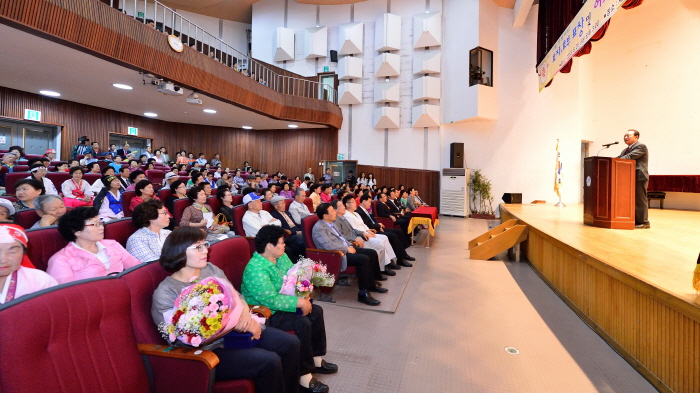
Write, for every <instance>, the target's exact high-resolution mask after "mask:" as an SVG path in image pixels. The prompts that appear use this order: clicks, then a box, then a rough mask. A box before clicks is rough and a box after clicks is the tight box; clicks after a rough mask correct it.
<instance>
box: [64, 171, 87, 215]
mask: <svg viewBox="0 0 700 393" xmlns="http://www.w3.org/2000/svg"><path fill="white" fill-rule="evenodd" d="M69 173H70V176H71V178H70V179H68V180H66V181H64V182H63V184H62V185H61V191H62V192H63V203H65V205H66V206H68V207H81V206H89V205H92V197H93V195H95V193H94V192H92V190H91V189H90V184H88V182H86V181H85V180H83V168H81V167H79V166H74V167H72V168H71V169H70V171H69Z"/></svg>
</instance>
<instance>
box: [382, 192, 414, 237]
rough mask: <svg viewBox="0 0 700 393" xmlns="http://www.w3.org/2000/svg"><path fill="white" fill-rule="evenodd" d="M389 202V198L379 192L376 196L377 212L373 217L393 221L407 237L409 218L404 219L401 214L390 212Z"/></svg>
mask: <svg viewBox="0 0 700 393" xmlns="http://www.w3.org/2000/svg"><path fill="white" fill-rule="evenodd" d="M388 200H389V197H387V195H386V194H385V193H383V192H380V193H379V194H377V211H376V212H375V216H377V217H386V218H390V219H391V221H394V222H395V223H396V224H398V225H400V226H401V230H402V231H403V232H404V234H406V236H408V234H407V232H408V223H409V221H410V219H409V218H407V217H404V214H402V212H400V211H399V212H397V211H392V208H391V206H389V204H388V203H387V202H388Z"/></svg>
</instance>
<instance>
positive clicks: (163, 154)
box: [160, 146, 170, 165]
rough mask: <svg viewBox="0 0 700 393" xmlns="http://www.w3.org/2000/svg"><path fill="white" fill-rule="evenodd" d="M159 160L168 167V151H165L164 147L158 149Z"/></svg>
mask: <svg viewBox="0 0 700 393" xmlns="http://www.w3.org/2000/svg"><path fill="white" fill-rule="evenodd" d="M160 158H161V159H162V160H163V164H164V165H168V164H169V163H170V155H169V154H168V149H166V148H165V146H163V147H161V148H160Z"/></svg>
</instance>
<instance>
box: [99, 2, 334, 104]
mask: <svg viewBox="0 0 700 393" xmlns="http://www.w3.org/2000/svg"><path fill="white" fill-rule="evenodd" d="M109 5H110V6H111V7H114V0H109ZM120 6H122V7H123V8H122V12H124V13H125V14H127V15H129V16H131V17H133V18H134V19H136V20H138V21H140V22H142V23H145V24H149V25H151V24H152V27H153V28H155V29H157V30H158V31H160V32H162V33H164V34H169V35H175V36H177V37H179V38H180V41H182V43H183V44H185V45H187V46H189V47H190V48H192V49H194V50H196V51H198V52H200V53H202V54H203V55H205V56H209V57H210V58H212V60H214V61H218V62H220V63H221V64H223V65H225V66H227V67H230V68H233V69H234V70H236V71H238V72H240V73H242V74H244V75H247V76H249V77H251V78H253V79H255V80H256V81H258V82H260V84H262V85H264V86H267V87H269V88H271V89H272V90H275V91H277V92H279V93H282V94H289V95H293V96H299V97H307V98H314V99H319V100H326V101H330V102H332V103H334V104H336V105H337V104H338V93H337V91H336V90H335V89H334V88H333V86H331V85H328V84H324V83H320V82H317V81H312V80H308V79H301V78H296V77H293V76H288V75H280V74H278V73H276V72H275V71H273V70H271V69H270V68H268V67H266V66H265V64H263V63H261V62H259V61H257V60H255V59H253V58H251V57H249V56H248V55H246V54H243V53H241V52H240V51H238V50H237V49H236V48H234V47H232V46H231V45H229V44H227V43H226V42H224V41H223V40H221V39H220V38H218V37H216V36H214V35H212V34H211V33H209V32H207V31H206V30H204V29H202V28H201V27H199V26H197V25H196V24H194V23H192V21H190V20H189V19H187V18H185V17H184V16H182V15H180V14H178V13H177V12H175V11H174V10H173V9H171V8H169V7H167V6H165V5H163V4H162V3H160V2H159V1H157V0H147V1H141V0H138V1H137V0H123V1H121V2H120Z"/></svg>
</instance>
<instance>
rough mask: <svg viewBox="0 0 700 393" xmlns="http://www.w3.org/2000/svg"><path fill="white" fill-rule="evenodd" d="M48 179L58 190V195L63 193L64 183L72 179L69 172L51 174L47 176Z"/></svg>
mask: <svg viewBox="0 0 700 393" xmlns="http://www.w3.org/2000/svg"><path fill="white" fill-rule="evenodd" d="M46 178H47V179H49V180H51V182H52V183H53V185H54V186H55V187H56V189H57V190H58V193H59V194H60V193H61V192H62V191H61V186H62V185H63V182H64V181H66V180H68V179H70V173H68V172H49V173H47V174H46Z"/></svg>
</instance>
